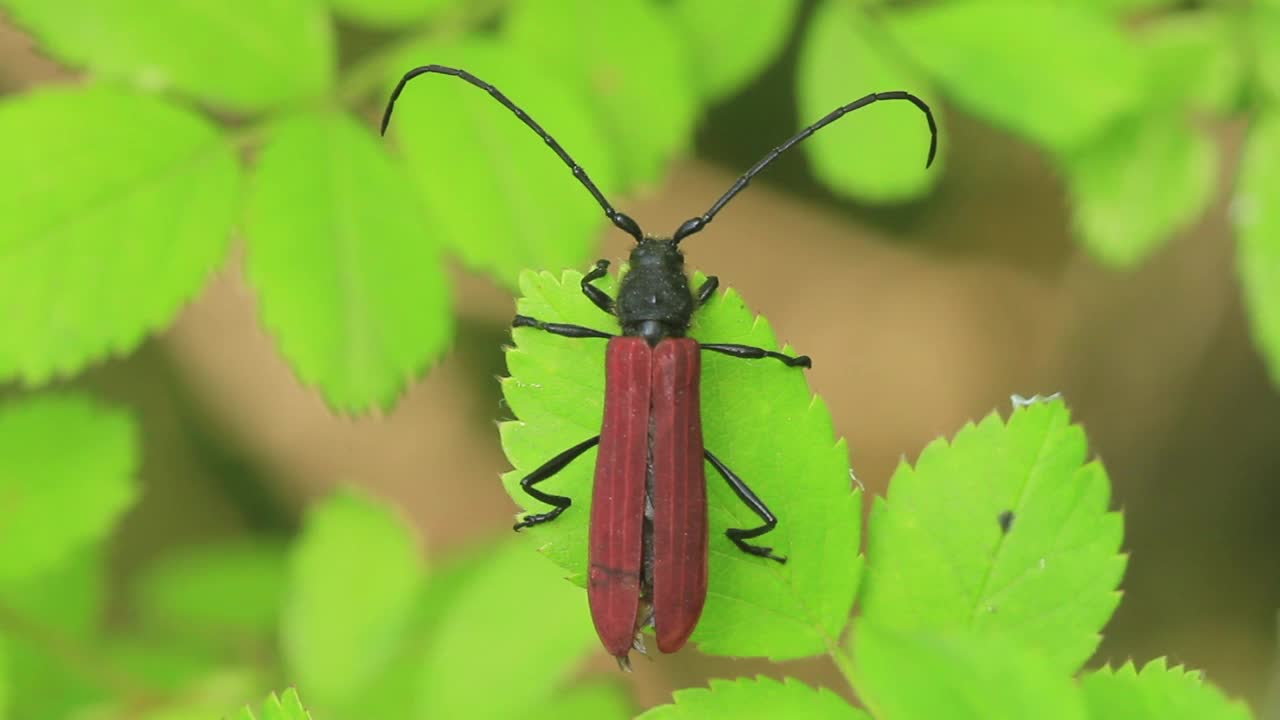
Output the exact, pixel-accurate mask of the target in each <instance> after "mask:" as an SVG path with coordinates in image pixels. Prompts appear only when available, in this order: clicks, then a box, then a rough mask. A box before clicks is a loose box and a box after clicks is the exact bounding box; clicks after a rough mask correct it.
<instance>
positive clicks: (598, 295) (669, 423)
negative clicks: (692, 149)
mask: <svg viewBox="0 0 1280 720" xmlns="http://www.w3.org/2000/svg"><path fill="white" fill-rule="evenodd" d="M430 73H435V74H440V75H447V76H452V77H455V78H458V79H460V80H463V81H465V82H467V83H470V84H471V85H473V86H475V87H477V88H479V89H481V90H484V91H485V92H487V93H488V94H489V95H490V96H492V97H493V98H494V99H495V100H497V101H498V102H499V103H501V104H502V105H503V106H505V107H506V108H507V109H508V110H510V111H511V112H512V113H514V114H515V116H516V117H517V118H519V119H520V121H521V122H523V123H524V124H525V125H527V126H528V127H529V128H530V129H531V130H533V132H534V133H536V134H537V135H538V136H539V137H540V138H542V140H543V142H545V143H546V144H547V146H548V147H550V148H551V150H552V151H553V152H554V153H555V154H556V155H558V156H559V157H560V159H561V160H562V161H563V162H564V163H565V165H567V166H568V167H569V169H570V170H571V171H572V172H573V176H574V177H575V178H577V179H578V181H579V182H580V183H582V185H583V187H585V188H586V189H587V191H588V192H590V193H591V196H592V197H594V198H595V200H596V202H597V203H599V205H600V207H601V208H603V209H604V213H605V216H606V217H608V218H609V221H610V222H612V223H613V224H614V225H615V226H616V227H617V228H618V229H620V230H622V231H623V232H625V233H627V234H628V235H630V236H631V237H632V238H634V239H635V241H636V245H635V248H634V249H633V250H632V251H631V256H630V267H629V270H628V271H627V272H626V274H625V275H623V277H622V280H621V283H620V285H619V287H618V292H617V297H616V298H613V297H609V295H608V294H607V293H605V292H604V291H603V290H601V289H600V288H598V287H596V286H595V285H594V284H593V283H594V282H595V281H596V280H598V279H600V278H602V277H604V275H605V273H606V272H607V271H608V268H609V261H608V260H599V261H597V262H596V264H595V266H594V267H593V268H592V269H591V270H590V271H589V272H588V273H587V274H586V275H584V276H583V278H582V281H581V288H582V292H583V294H585V295H586V296H587V298H588V299H590V301H591V302H592V303H593V304H594V305H595V306H596V307H598V308H599V309H600V310H601V311H603V312H605V313H608V314H610V315H613V316H615V317H616V318H617V319H618V324H619V327H620V328H621V331H622V332H621V334H619V335H613V334H610V333H606V332H601V331H599V330H595V329H593V328H588V327H584V326H581V325H571V324H565V323H555V322H544V321H542V320H539V319H537V318H533V317H527V316H524V315H516V317H515V320H514V321H513V323H512V326H513V327H526V328H536V329H538V330H542V331H544V332H548V333H552V334H554V335H561V336H564V337H568V338H600V339H605V340H607V341H608V345H607V347H606V350H605V396H604V419H603V423H602V425H601V429H600V434H599V435H596V436H595V437H591V438H587V439H585V440H583V441H582V442H580V443H578V444H577V445H574V446H573V447H571V448H569V449H567V450H565V451H563V452H561V453H560V454H558V455H556V456H555V457H553V458H551V459H550V460H548V461H547V462H545V463H544V464H542V465H541V466H540V467H538V468H537V469H536V470H534V471H533V472H531V473H529V474H528V475H526V476H525V477H524V478H522V479H521V481H520V487H521V488H522V489H523V491H524V492H525V493H526V494H528V495H529V496H530V497H533V498H534V499H536V500H538V501H540V502H542V503H545V504H546V505H548V506H549V507H550V508H551V509H549V510H547V511H544V512H537V513H530V514H527V515H525V516H524V517H523V518H520V519H519V521H518V522H517V523H516V524H515V529H516V530H520V529H522V528H527V527H533V526H535V525H541V524H543V523H548V522H551V521H553V520H555V519H556V518H557V517H559V516H560V514H561V513H563V512H564V511H566V510H568V509H569V507H571V505H572V504H573V501H572V500H571V499H570V498H568V497H565V496H563V495H554V494H552V493H549V492H545V491H543V490H540V489H539V488H538V487H537V485H538V484H539V483H541V482H543V481H544V480H546V479H548V478H550V477H552V476H554V475H555V474H556V473H558V472H560V471H561V470H563V469H564V468H565V467H566V466H568V465H569V463H571V462H573V461H574V460H575V459H576V458H578V457H579V456H580V455H582V454H583V453H585V452H587V451H588V450H590V449H592V448H596V447H598V448H599V449H598V452H597V456H596V466H595V479H594V484H593V489H592V501H591V519H590V525H589V531H588V536H589V537H588V568H589V570H588V578H587V596H588V601H589V604H590V608H591V618H592V621H593V622H594V624H595V628H596V633H597V634H598V635H599V637H600V641H601V643H602V644H603V645H604V647H605V649H606V650H607V651H608V652H609V654H610V655H613V656H614V657H615V658H617V660H618V664H619V666H620V667H622V668H623V669H630V661H629V653H630V651H631V650H632V649H635V650H638V651H641V652H644V649H645V648H644V644H643V639H642V635H641V631H642V630H643V629H644V628H645V627H648V626H652V627H653V628H654V634H655V635H656V638H657V645H658V649H659V650H660V651H662V652H666V653H670V652H675V651H677V650H679V649H680V648H681V647H683V646H684V644H685V641H686V640H688V638H689V635H690V634H692V632H693V628H694V626H695V625H696V624H697V622H698V619H699V617H700V616H701V614H702V607H703V604H704V602H705V601H706V595H707V540H708V537H707V536H708V530H707V496H706V480H705V467H704V461H705V463H709V464H710V465H711V467H712V468H714V469H715V471H716V472H717V473H718V474H719V475H720V476H721V477H722V478H724V480H725V481H726V482H727V483H728V484H729V487H730V488H731V489H732V490H733V492H734V494H735V495H736V496H737V497H738V498H739V499H740V500H741V501H742V502H743V503H744V504H745V505H746V506H747V507H748V508H750V509H751V511H752V512H753V513H755V515H756V516H758V517H759V518H760V521H761V524H760V525H759V526H757V527H753V528H729V529H728V530H726V531H725V535H726V536H727V537H728V538H729V540H730V541H732V542H733V543H734V545H736V546H737V547H738V549H739V550H741V551H743V552H745V553H747V554H749V555H753V556H756V557H760V558H764V559H768V560H772V561H774V562H778V563H782V562H785V561H786V559H785V558H783V557H780V556H778V555H775V554H774V553H773V549H772V548H770V547H767V546H764V545H757V544H754V543H751V542H748V541H749V540H752V539H754V538H758V537H760V536H762V535H765V534H767V533H768V532H770V531H771V530H773V529H774V528H775V527H777V524H778V520H777V518H776V517H775V516H774V515H773V513H772V512H770V511H769V508H768V507H767V506H766V505H765V503H764V502H763V501H762V500H761V499H760V498H759V497H758V496H756V494H755V493H754V492H752V490H751V488H750V487H748V486H747V484H746V483H745V482H743V480H742V478H740V477H738V475H737V474H735V473H734V472H733V471H732V470H730V469H729V467H728V466H727V465H726V464H725V463H724V462H723V461H721V460H720V458H719V457H717V456H716V455H714V454H712V452H711V451H710V450H709V449H707V448H705V447H704V446H703V443H702V419H701V413H700V405H699V403H700V398H699V392H700V386H699V373H700V367H701V365H700V363H701V360H700V357H701V352H702V351H704V350H705V351H711V352H716V353H722V354H725V355H729V356H732V357H736V358H744V359H765V358H769V359H774V360H778V361H780V362H781V363H782V364H783V365H785V366H787V367H800V368H808V367H811V362H810V359H809V358H808V357H807V356H804V355H800V356H791V355H784V354H782V353H779V352H774V351H772V350H765V349H763V348H758V347H751V346H748V345H735V344H725V343H700V342H698V341H697V340H694V339H692V338H689V337H687V336H686V334H687V332H688V330H689V326H690V324H691V322H692V319H693V315H694V313H695V311H696V310H697V309H698V308H699V307H701V306H702V305H704V304H706V303H707V301H708V300H710V299H711V297H712V295H713V294H714V293H715V290H716V288H717V287H718V285H719V281H718V279H717V278H716V277H715V276H714V275H712V276H708V277H707V278H706V280H705V281H704V282H703V283H702V285H701V286H699V287H698V289H697V291H696V292H694V291H693V290H692V289H691V288H690V285H689V277H688V275H687V273H686V271H685V268H684V254H683V252H682V251H681V250H680V243H681V241H683V240H684V239H685V238H687V237H689V236H690V235H693V234H695V233H698V232H700V231H702V230H703V229H704V228H705V227H706V226H707V225H708V224H709V223H710V222H711V221H712V220H713V219H714V218H715V216H716V214H717V213H719V212H720V210H721V209H722V208H724V206H725V205H726V204H727V203H728V202H729V201H730V200H732V199H733V198H734V196H736V195H737V194H738V193H739V192H741V191H742V190H743V189H744V188H746V187H747V185H748V184H749V183H750V182H751V180H752V178H754V177H755V176H756V175H757V174H759V173H760V172H761V171H762V170H764V168H765V167H767V166H768V165H769V164H770V163H772V162H773V161H774V160H776V159H777V158H778V157H779V156H780V155H782V154H783V153H784V152H786V151H787V150H789V149H790V148H791V147H792V146H794V145H796V144H797V143H799V142H801V141H803V140H804V139H805V138H808V137H809V136H810V135H812V134H813V133H815V132H817V131H818V130H820V129H822V128H823V127H825V126H827V125H829V124H831V123H833V122H835V121H836V120H838V119H840V118H841V117H843V116H844V115H846V114H848V113H850V112H853V111H854V110H857V109H859V108H862V107H865V106H867V105H870V104H872V103H874V102H877V101H881V100H905V101H908V102H910V103H912V104H913V105H915V106H916V107H917V108H919V109H920V111H921V112H923V113H924V115H925V118H926V119H927V121H928V124H929V132H930V141H929V155H928V158H927V160H926V163H925V166H926V167H928V166H929V165H931V164H932V163H933V158H934V155H935V154H936V152H937V147H938V129H937V125H936V123H935V122H934V118H933V113H932V111H931V110H930V109H929V106H928V105H927V104H926V103H925V102H924V101H923V100H921V99H920V98H918V97H916V96H915V95H912V94H911V93H908V92H904V91H901V90H895V91H891V92H880V93H871V94H869V95H866V96H864V97H862V98H859V99H858V100H855V101H853V102H851V103H849V104H847V105H842V106H840V107H838V108H836V109H835V110H833V111H831V112H830V113H828V114H827V115H826V116H824V117H823V118H822V119H820V120H818V121H817V122H815V123H813V124H812V125H810V126H808V127H806V128H805V129H804V130H802V131H800V132H799V133H798V134H796V135H795V136H794V137H792V138H791V139H789V140H787V141H786V142H784V143H783V144H781V145H779V146H777V147H776V148H774V149H773V150H772V151H770V152H769V153H768V154H766V155H765V156H764V157H763V158H761V159H760V160H759V161H758V162H757V163H756V164H755V165H753V166H751V168H750V169H749V170H747V172H746V173H744V174H743V175H742V176H741V177H739V178H738V180H737V181H736V182H734V184H733V185H732V186H731V187H730V188H729V190H728V191H727V192H725V194H724V195H722V196H721V197H720V199H719V200H717V201H716V202H715V203H714V204H713V205H712V206H711V208H710V209H708V210H707V211H706V212H705V213H703V214H702V215H698V216H695V217H692V218H690V219H689V220H686V221H685V222H684V223H682V224H681V225H680V227H678V228H676V230H675V232H674V233H673V234H672V235H670V236H655V235H647V234H645V233H644V232H643V231H641V229H640V226H639V224H637V223H636V221H635V220H632V219H631V218H630V217H629V216H627V215H625V214H624V213H621V212H618V211H617V210H615V209H614V207H613V206H612V205H611V204H610V203H609V201H608V200H607V199H605V196H604V194H603V193H601V192H600V189H599V188H597V187H596V185H595V183H594V182H592V180H591V178H590V176H589V175H587V172H586V170H584V169H582V167H581V166H579V165H578V164H577V163H576V162H574V160H573V158H572V157H570V156H569V154H568V153H567V152H565V150H564V148H562V147H561V146H560V144H559V143H558V142H556V140H555V139H554V138H552V137H551V135H550V134H548V133H547V132H546V131H545V130H543V129H542V126H541V125H539V124H538V123H537V122H536V121H534V120H533V118H531V117H530V116H529V115H528V114H527V113H525V111H524V110H522V109H520V107H519V106H517V105H516V104H515V103H514V102H512V101H511V100H510V99H508V98H507V96H506V95H504V94H503V93H502V92H501V91H500V90H498V88H496V87H494V86H493V85H491V84H489V83H487V82H485V81H484V80H481V79H480V78H478V77H476V76H475V75H472V74H471V73H469V72H467V71H466V70H462V69H459V68H453V67H446V66H443V65H424V66H421V67H417V68H414V69H412V70H410V71H409V72H407V73H405V75H404V77H403V78H401V80H400V82H399V83H398V84H397V85H396V87H395V89H394V90H393V91H392V93H391V97H390V99H389V100H388V102H387V107H386V110H385V112H384V113H383V116H382V126H381V130H382V132H383V133H384V134H385V133H386V130H387V125H388V124H389V123H390V121H391V113H392V109H393V108H394V107H395V103H396V100H397V98H399V97H400V94H401V92H403V90H404V88H405V86H406V85H407V84H408V83H409V81H411V80H413V79H414V78H415V77H418V76H420V75H425V74H430Z"/></svg>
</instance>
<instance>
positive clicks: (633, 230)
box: [382, 65, 932, 242]
mask: <svg viewBox="0 0 1280 720" xmlns="http://www.w3.org/2000/svg"><path fill="white" fill-rule="evenodd" d="M427 73H439V74H441V75H452V76H453V77H456V78H461V79H463V80H466V81H467V82H469V83H471V84H472V85H475V86H476V87H478V88H480V89H481V90H484V91H485V92H487V93H489V94H490V95H492V96H493V99H494V100H497V101H498V102H500V103H502V104H503V105H504V106H505V107H506V108H507V109H508V110H510V111H511V112H513V113H515V115H516V117H518V118H520V121H521V122H523V123H524V124H525V125H528V126H529V129H530V130H533V131H534V132H535V133H537V134H538V137H540V138H542V140H543V142H545V143H546V144H547V145H548V146H549V147H550V148H551V149H552V150H553V151H554V152H555V154H556V155H559V156H560V159H561V160H563V161H564V164H565V165H568V166H569V169H570V170H572V171H573V176H574V177H576V178H578V182H580V183H582V185H583V187H585V188H586V189H587V191H588V192H590V193H591V196H592V197H594V198H595V199H596V202H598V203H600V207H602V208H604V214H605V215H606V216H607V217H608V218H609V220H610V222H612V223H613V224H614V225H616V226H617V227H618V228H619V229H621V230H622V231H623V232H625V233H627V234H628V235H630V236H631V237H633V238H635V239H636V242H640V241H641V240H642V239H643V238H644V233H643V232H641V231H640V226H639V225H637V224H636V221H635V220H632V219H631V218H630V217H628V216H627V215H625V214H623V213H620V212H618V211H617V210H614V209H613V206H612V205H610V204H609V201H608V200H605V199H604V194H603V193H601V192H600V188H598V187H596V184H595V183H593V182H591V178H590V177H589V176H588V175H587V171H586V170H583V169H582V166H580V165H578V163H576V162H574V161H573V158H571V157H569V153H567V152H565V151H564V148H562V147H560V143H558V142H556V140H555V138H553V137H551V136H550V135H548V134H547V131H546V130H543V129H542V126H541V125H539V124H538V123H536V122H534V120H533V118H531V117H529V115H528V113H526V112H525V111H524V110H521V109H520V108H519V107H518V106H517V105H516V104H515V103H513V102H511V100H509V99H508V98H507V96H506V95H503V94H502V91H500V90H498V88H496V87H494V86H492V85H490V84H489V83H487V82H485V81H483V80H481V79H480V78H478V77H476V76H475V75H472V74H471V73H469V72H467V71H466V70H460V69H458V68H451V67H445V66H444V65H423V66H422V67H416V68H414V69H412V70H410V71H409V72H407V73H405V74H404V77H402V78H400V82H399V83H397V84H396V89H395V90H393V91H392V92H391V99H390V100H388V101H387V109H386V111H385V112H383V113H382V133H383V134H384V135H385V134H386V132H387V124H388V123H390V122H391V109H392V108H393V107H395V104H396V99H397V98H399V97H400V92H401V91H402V90H404V86H405V85H406V84H407V83H408V82H409V81H410V80H412V79H414V78H416V77H418V76H419V75H426V74H427ZM926 112H927V110H926ZM930 122H932V120H930ZM721 204H723V203H721ZM717 209H718V208H717Z"/></svg>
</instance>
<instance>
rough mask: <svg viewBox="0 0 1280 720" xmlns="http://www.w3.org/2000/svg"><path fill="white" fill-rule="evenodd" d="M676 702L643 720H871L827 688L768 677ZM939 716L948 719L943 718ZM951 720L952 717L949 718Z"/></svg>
mask: <svg viewBox="0 0 1280 720" xmlns="http://www.w3.org/2000/svg"><path fill="white" fill-rule="evenodd" d="M674 699H675V703H673V704H671V705H662V706H660V707H656V708H654V709H652V710H650V711H649V712H647V713H645V714H643V715H641V716H640V719H641V720H716V718H725V719H726V720H728V719H729V718H745V717H759V718H765V717H770V718H773V717H794V718H812V719H813V720H871V716H870V715H867V714H866V713H865V712H863V711H861V710H858V709H856V708H853V707H850V706H849V705H848V704H847V703H845V701H844V700H841V699H840V696H838V695H836V694H835V693H833V692H831V691H830V690H826V689H814V688H811V687H808V686H807V685H805V684H803V683H800V682H796V681H795V680H788V681H786V682H778V681H777V680H774V679H772V678H767V677H764V676H760V677H757V678H756V679H755V680H746V679H740V680H737V681H733V682H730V681H727V680H712V681H711V686H710V688H708V689H701V688H697V689H691V690H677V691H676V693H675V698H674ZM938 717H944V716H942V715H939V716H938ZM946 717H949V716H946Z"/></svg>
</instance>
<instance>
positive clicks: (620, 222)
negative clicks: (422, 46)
mask: <svg viewBox="0 0 1280 720" xmlns="http://www.w3.org/2000/svg"><path fill="white" fill-rule="evenodd" d="M427 73H438V74H440V75H451V76H453V77H456V78H461V79H462V80H466V81H467V82H469V83H471V84H472V85H474V86H476V87H478V88H480V89H481V90H484V91H485V92H487V93H489V94H490V95H492V96H493V99H494V100H497V101H498V102H500V103H502V104H503V106H505V107H506V108H507V109H508V110H510V111H511V112H513V113H515V116H516V117H518V118H520V122H523V123H524V124H525V125H528V126H529V129H530V130H532V131H534V132H535V133H537V134H538V137H540V138H542V140H543V142H545V143H546V144H547V146H548V147H550V148H551V150H552V151H554V152H555V154H556V155H559V156H560V159H561V160H563V161H564V164H565V165H568V166H569V169H570V170H572V171H573V176H574V177H576V178H578V182H580V183H582V185H583V187H585V188H586V189H587V192H589V193H591V196H592V197H594V198H595V199H596V202H598V203H600V207H602V208H604V214H605V215H606V216H607V217H608V218H609V221H610V222H612V223H613V224H614V225H616V226H617V227H618V228H619V229H621V230H622V231H623V232H625V233H627V234H628V235H630V236H631V237H633V238H635V239H636V242H640V240H641V239H643V238H644V233H643V232H641V230H640V226H639V225H638V224H636V221H635V220H632V219H631V218H630V217H629V216H627V215H626V214H625V213H620V212H618V211H617V210H614V209H613V206H612V205H610V204H609V201H608V200H606V199H605V197H604V193H602V192H600V188H598V187H596V184H595V183H594V182H592V181H591V177H590V176H589V175H587V171H586V170H583V169H582V166H581V165H579V164H578V163H576V162H574V160H573V158H572V157H570V156H569V153H567V152H565V150H564V148H562V147H560V143H558V142H556V140H555V138H553V137H551V136H550V135H549V134H547V131H546V130H543V129H542V126H541V125H539V124H538V123H537V122H535V121H534V119H533V118H531V117H529V114H528V113H526V112H525V111H524V110H521V109H520V107H519V106H517V105H516V104H515V103H513V102H511V100H510V99H509V98H507V96H506V95H503V94H502V91H501V90H499V89H498V88H496V87H494V86H492V85H490V84H489V83H487V82H485V81H484V80H481V79H480V78H478V77H476V76H475V75H472V74H471V73H469V72H467V71H466V70H461V69H459V68H452V67H445V66H444V65H423V66H422V67H416V68H414V69H412V70H410V71H409V72H407V73H405V74H404V77H402V78H400V82H398V83H396V89H395V90H393V91H391V99H390V100H388V101H387V109H386V110H385V111H384V112H383V113H382V133H383V134H384V135H385V134H386V132H387V124H388V123H390V122H391V110H392V108H394V107H395V104H396V99H397V98H399V97H400V93H401V91H403V90H404V86H405V85H406V84H408V82H409V81H410V80H412V79H414V78H416V77H418V76H419V75H426V74H427Z"/></svg>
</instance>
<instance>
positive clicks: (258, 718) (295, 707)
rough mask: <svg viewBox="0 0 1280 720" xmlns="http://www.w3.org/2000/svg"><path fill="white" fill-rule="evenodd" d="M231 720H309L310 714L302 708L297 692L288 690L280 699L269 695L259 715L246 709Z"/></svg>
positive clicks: (272, 694)
mask: <svg viewBox="0 0 1280 720" xmlns="http://www.w3.org/2000/svg"><path fill="white" fill-rule="evenodd" d="M233 720H311V714H310V713H308V712H307V711H306V709H305V708H303V707H302V700H301V699H299V698H298V691H297V690H295V689H293V688H289V689H288V690H285V691H284V695H282V696H280V697H276V694H275V693H271V696H270V697H268V698H267V700H266V702H264V703H263V704H262V712H261V713H259V714H257V715H254V714H253V710H251V709H250V708H248V707H246V708H245V709H243V710H241V711H240V714H238V715H236V716H235V718H234V719H233Z"/></svg>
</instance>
